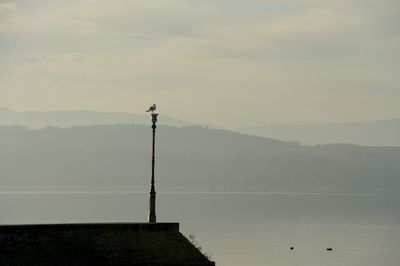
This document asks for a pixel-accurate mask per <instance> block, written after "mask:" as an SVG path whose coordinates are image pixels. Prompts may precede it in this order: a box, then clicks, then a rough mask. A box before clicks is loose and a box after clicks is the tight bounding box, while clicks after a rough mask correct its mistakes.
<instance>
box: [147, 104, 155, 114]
mask: <svg viewBox="0 0 400 266" xmlns="http://www.w3.org/2000/svg"><path fill="white" fill-rule="evenodd" d="M155 110H156V105H155V104H153V105H152V106H150V107H149V109H148V110H147V111H146V112H152V113H153V112H154V111H155Z"/></svg>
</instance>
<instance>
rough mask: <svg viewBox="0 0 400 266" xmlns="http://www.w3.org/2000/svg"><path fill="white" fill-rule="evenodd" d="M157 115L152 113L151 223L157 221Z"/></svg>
mask: <svg viewBox="0 0 400 266" xmlns="http://www.w3.org/2000/svg"><path fill="white" fill-rule="evenodd" d="M157 116H158V114H156V113H151V122H153V125H152V126H151V128H152V129H153V149H152V157H151V188H150V196H149V199H150V204H149V207H150V212H149V223H155V222H156V190H155V188H154V165H155V163H156V161H155V158H154V151H155V144H156V127H157V126H156V123H157Z"/></svg>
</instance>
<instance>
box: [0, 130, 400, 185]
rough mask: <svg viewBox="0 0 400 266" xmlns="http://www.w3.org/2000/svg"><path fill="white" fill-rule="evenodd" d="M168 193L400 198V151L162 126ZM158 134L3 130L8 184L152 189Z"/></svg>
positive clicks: (0, 176) (2, 171)
mask: <svg viewBox="0 0 400 266" xmlns="http://www.w3.org/2000/svg"><path fill="white" fill-rule="evenodd" d="M156 145H157V147H156V151H157V158H156V186H157V188H159V189H160V190H165V189H174V190H177V189H178V190H181V189H182V190H188V189H190V190H213V191H220V190H230V191H296V192H357V193H361V192H368V193H375V192H396V193H398V192H400V164H399V162H400V147H362V146H356V145H344V144H332V145H317V146H302V145H299V144H296V143H291V142H284V141H278V140H274V139H269V138H264V137H256V136H250V135H242V134H239V133H236V132H231V131H226V130H217V129H207V128H202V127H198V126H188V127H181V128H177V127H171V126H159V127H158V129H157V140H156ZM150 150H151V128H150V127H149V126H142V125H133V124H130V125H108V126H74V127H71V128H53V127H48V128H43V129H36V130H32V129H27V128H25V127H16V126H14V127H7V126H1V127H0V184H1V189H2V190H7V189H8V190H13V189H45V190H47V189H48V190H54V189H90V190H93V189H146V190H147V189H148V185H149V178H150V158H151V154H150Z"/></svg>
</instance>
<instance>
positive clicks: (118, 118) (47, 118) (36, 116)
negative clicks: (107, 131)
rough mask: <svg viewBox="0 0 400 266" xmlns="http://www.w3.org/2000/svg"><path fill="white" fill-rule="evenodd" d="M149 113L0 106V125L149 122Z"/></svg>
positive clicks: (168, 120) (170, 121) (165, 119)
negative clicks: (30, 108)
mask: <svg viewBox="0 0 400 266" xmlns="http://www.w3.org/2000/svg"><path fill="white" fill-rule="evenodd" d="M160 118H161V119H160V121H159V123H160V124H161V125H169V126H188V125H201V126H207V127H215V126H213V125H209V124H204V123H203V124H202V123H192V122H188V121H183V120H179V119H175V118H172V117H169V116H165V115H162V117H160ZM150 120H151V118H150V116H149V114H146V113H145V112H143V114H132V113H123V112H96V111H25V112H18V111H14V110H12V109H8V108H1V107H0V125H7V126H8V125H18V126H27V127H29V128H36V129H37V128H44V127H47V126H54V127H62V128H65V127H71V126H78V125H79V126H89V125H117V124H131V123H133V124H139V125H143V124H149V123H151V121H150Z"/></svg>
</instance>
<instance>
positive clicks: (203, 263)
mask: <svg viewBox="0 0 400 266" xmlns="http://www.w3.org/2000/svg"><path fill="white" fill-rule="evenodd" d="M0 265H13V266H14V265H100V266H101V265H135V266H139V265H140V266H164V265H165V266H189V265H194V266H211V265H215V263H214V262H211V261H209V260H208V259H207V258H206V257H205V256H204V255H203V254H202V253H201V252H200V251H199V250H198V249H197V248H196V247H195V246H193V245H192V243H190V241H188V239H186V237H184V236H183V235H182V234H181V233H180V232H179V224H178V223H107V224H44V225H2V226H0Z"/></svg>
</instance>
